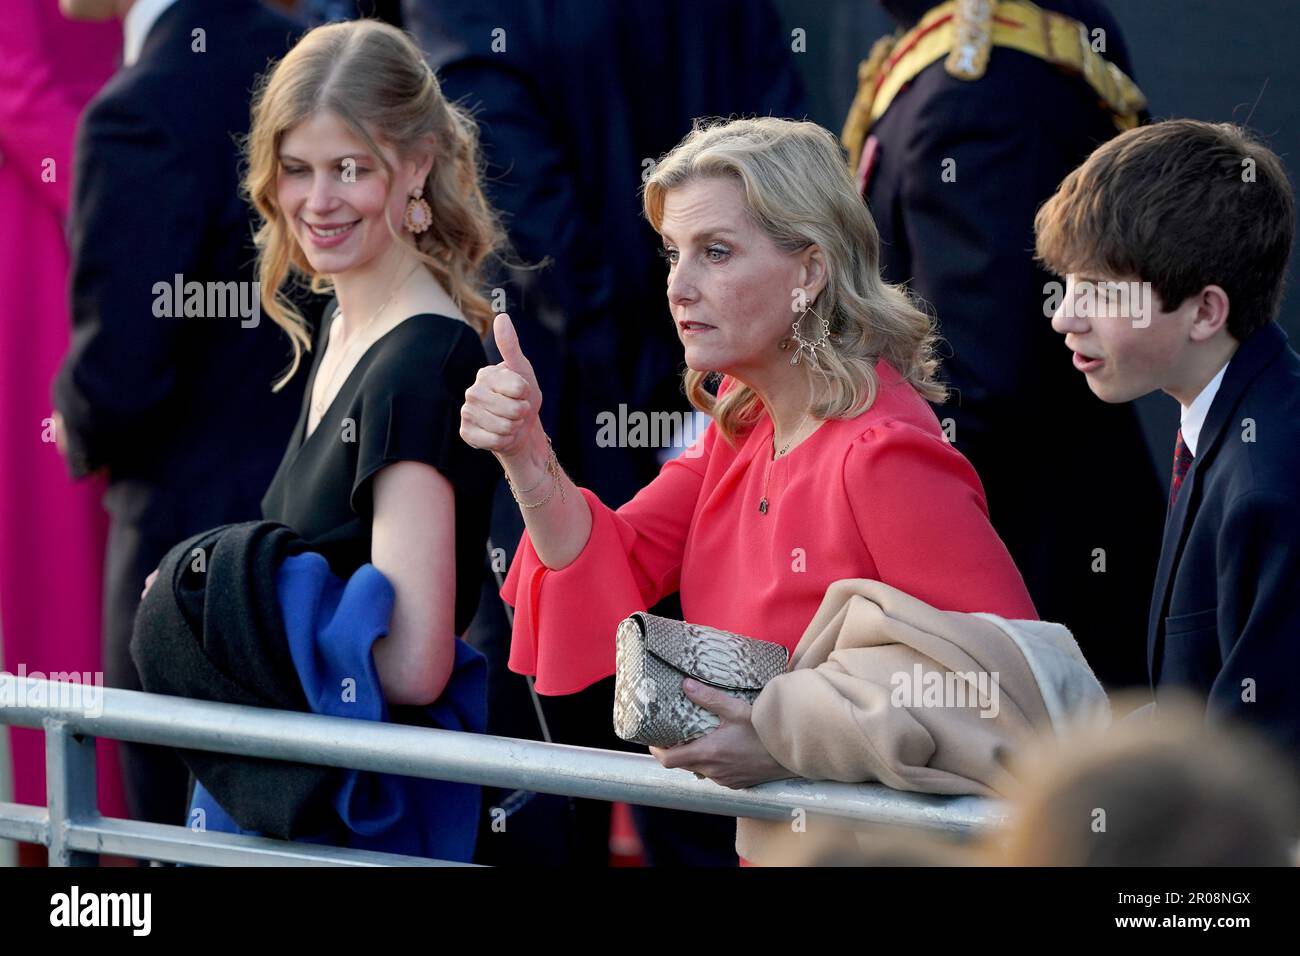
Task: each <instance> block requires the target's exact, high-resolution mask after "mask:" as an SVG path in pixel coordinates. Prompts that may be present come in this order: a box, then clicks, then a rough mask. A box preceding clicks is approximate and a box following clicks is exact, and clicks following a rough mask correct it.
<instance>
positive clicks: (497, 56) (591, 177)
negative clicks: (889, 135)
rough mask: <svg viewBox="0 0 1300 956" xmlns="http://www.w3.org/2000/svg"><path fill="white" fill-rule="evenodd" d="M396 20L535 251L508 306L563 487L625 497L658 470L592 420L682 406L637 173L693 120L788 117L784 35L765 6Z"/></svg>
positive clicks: (413, 15)
mask: <svg viewBox="0 0 1300 956" xmlns="http://www.w3.org/2000/svg"><path fill="white" fill-rule="evenodd" d="M403 18H404V21H405V23H406V25H407V28H408V29H410V30H411V32H412V33H413V34H414V35H415V36H416V38H417V40H418V41H419V43H420V46H421V48H422V49H423V50H424V51H425V53H426V55H427V57H428V59H429V62H430V64H431V65H432V66H433V67H434V68H435V69H436V70H437V71H438V75H439V79H440V80H441V81H442V86H443V91H444V92H445V93H446V95H447V97H448V99H451V100H463V101H464V102H465V103H466V104H467V105H469V106H470V107H472V108H474V109H475V110H476V111H477V116H478V119H479V123H480V130H481V136H482V142H483V148H484V153H485V156H486V159H487V162H488V191H489V194H490V196H491V199H492V201H493V203H494V204H495V205H496V206H497V208H499V209H500V210H501V211H502V212H503V213H504V214H505V218H506V224H507V228H508V230H509V233H510V238H511V241H512V243H513V244H514V248H515V251H516V252H517V254H518V256H519V258H521V259H523V260H524V261H526V262H534V263H537V262H542V261H543V260H547V259H549V262H550V264H549V266H548V268H546V269H544V270H540V271H536V272H525V273H519V274H517V275H516V276H515V280H516V281H515V282H514V283H512V284H510V286H509V290H510V300H509V301H508V302H507V303H506V304H507V305H508V307H509V310H510V311H511V314H512V317H513V318H515V319H516V321H517V325H518V327H519V333H520V339H521V344H522V345H523V348H524V351H525V354H527V355H528V356H529V358H530V360H531V361H532V363H533V367H534V368H535V369H536V371H537V374H538V384H539V385H540V386H541V389H542V394H543V396H545V402H544V403H543V405H542V416H543V419H544V421H543V424H544V425H545V426H546V428H547V431H548V432H549V433H550V434H552V436H553V437H554V438H555V445H556V449H557V452H558V453H559V455H560V459H561V461H563V462H564V464H565V466H566V467H568V468H570V469H571V471H572V473H573V474H574V475H575V477H576V478H577V480H579V481H581V482H585V483H587V484H588V486H589V487H591V488H593V489H594V490H595V491H596V492H597V493H598V494H600V496H601V498H602V500H604V501H605V502H606V503H607V504H609V505H610V506H611V507H613V506H617V505H619V504H622V503H623V502H624V501H626V500H627V499H629V498H630V497H631V496H632V495H633V494H634V493H635V492H636V491H638V490H639V489H640V488H641V486H642V485H644V484H645V483H646V482H648V481H649V480H650V479H652V478H653V477H654V476H655V474H656V473H657V472H658V462H657V461H656V458H655V454H654V450H653V449H652V450H644V449H613V448H600V447H598V446H597V444H596V434H597V427H596V414H597V413H598V412H600V411H606V410H608V411H614V412H617V410H618V406H619V404H620V403H624V402H625V403H627V404H628V405H629V407H630V408H634V409H635V408H640V409H643V410H647V411H650V410H656V411H668V410H672V409H679V408H680V409H685V408H688V406H687V404H686V402H685V399H684V398H683V397H682V394H681V378H680V374H679V373H680V370H681V368H682V347H681V343H680V342H679V341H678V338H677V334H676V331H675V329H674V327H673V323H672V317H671V315H670V313H669V311H668V301H667V297H666V295H665V291H664V282H665V275H666V273H665V268H664V265H663V263H662V262H661V261H660V259H659V257H658V256H657V255H656V252H655V250H656V248H657V247H658V237H657V236H656V235H655V232H654V230H653V229H652V228H651V227H650V226H649V224H648V223H647V222H646V220H645V217H644V216H643V215H642V213H641V201H640V195H639V193H640V189H641V185H642V181H643V176H644V174H645V173H646V172H647V169H648V167H649V166H650V165H651V164H652V163H654V162H655V161H656V160H658V159H659V158H660V156H662V154H663V153H665V152H667V151H668V150H670V149H672V148H673V147H674V146H676V145H677V143H678V142H679V141H680V140H681V138H682V137H683V136H685V135H686V134H687V133H688V132H690V128H691V121H692V120H693V119H694V118H696V117H698V116H713V115H719V114H721V115H724V116H725V115H730V114H732V113H736V114H755V113H757V114H762V115H767V114H768V113H772V114H775V115H777V116H791V117H794V118H799V119H802V118H803V114H804V110H805V106H804V96H803V86H802V83H801V81H800V79H799V75H798V72H797V71H796V69H795V65H794V57H793V54H791V52H790V37H789V34H788V33H787V32H785V31H783V30H782V28H781V24H780V20H779V18H778V17H777V15H776V11H775V9H774V8H773V7H772V5H771V4H770V2H768V0H714V2H711V3H708V4H699V3H696V2H694V0H657V2H654V3H598V2H590V0H477V2H474V3H445V2H434V0H406V2H404V3H403ZM502 44H504V48H502ZM521 319H522V321H519V320H521Z"/></svg>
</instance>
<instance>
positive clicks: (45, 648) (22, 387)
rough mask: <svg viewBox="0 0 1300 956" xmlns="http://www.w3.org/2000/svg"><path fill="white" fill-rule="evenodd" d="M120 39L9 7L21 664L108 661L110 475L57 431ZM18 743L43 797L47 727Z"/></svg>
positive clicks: (2, 393) (0, 54)
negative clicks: (86, 188) (106, 89)
mask: <svg viewBox="0 0 1300 956" xmlns="http://www.w3.org/2000/svg"><path fill="white" fill-rule="evenodd" d="M121 45H122V42H121V30H120V28H119V26H118V25H117V24H116V23H107V24H83V23H72V22H70V21H68V20H65V19H64V18H63V17H62V16H61V15H60V14H59V10H58V5H57V4H56V3H55V2H54V0H9V2H6V4H5V6H4V14H3V16H0V408H3V409H4V414H3V415H0V634H3V638H4V661H3V663H4V667H5V669H6V670H8V671H11V672H15V673H16V672H18V671H19V668H20V667H25V668H26V670H27V672H28V673H31V672H33V671H40V672H42V673H44V674H46V675H48V674H50V673H52V672H55V671H77V672H89V673H90V674H91V675H92V679H93V675H94V673H95V672H98V671H102V669H103V666H102V663H101V661H102V657H103V655H102V649H101V642H100V634H101V620H100V607H101V593H102V589H103V561H104V541H105V535H106V530H107V519H106V517H105V515H104V513H103V510H102V508H101V506H100V498H101V497H102V494H103V490H104V488H103V484H102V482H100V481H84V482H80V483H75V484H74V483H73V481H72V480H71V479H70V478H69V477H68V473H67V469H66V468H65V467H64V464H63V460H62V459H61V458H60V457H59V454H58V451H57V450H56V447H55V445H54V444H53V443H52V442H48V441H46V440H45V439H46V438H48V437H49V435H50V434H52V432H51V431H50V429H49V428H48V427H47V422H46V420H47V419H49V418H51V417H52V416H53V406H52V404H51V401H50V382H51V380H52V379H53V377H54V373H55V371H56V369H57V367H58V363H59V361H60V360H61V359H62V357H63V354H64V353H65V352H66V351H67V347H68V330H69V320H68V308H67V281H68V252H67V246H66V244H65V242H64V232H63V230H64V222H65V220H66V218H67V214H68V202H69V195H70V188H69V187H70V180H71V178H72V171H73V163H72V150H73V140H74V134H75V130H76V123H77V119H78V117H79V116H80V115H81V111H82V109H83V108H84V107H85V105H86V103H87V102H88V101H89V100H90V98H91V97H92V96H93V95H94V94H95V93H96V92H97V91H98V90H99V88H100V87H101V86H102V85H103V84H104V82H105V81H106V80H107V79H108V78H109V77H110V76H111V75H112V73H113V70H114V68H115V65H116V62H117V59H118V54H119V51H120V50H121ZM48 160H52V161H53V165H52V166H51V165H50V163H49V162H47V161H48ZM51 173H52V175H51ZM10 742H11V745H12V753H13V762H14V791H15V793H14V796H15V799H16V800H17V801H18V802H19V803H28V804H44V803H45V802H46V799H45V753H44V744H43V735H42V734H40V733H39V732H37V731H34V730H25V729H22V730H20V729H12V730H11V737H10ZM97 764H98V769H99V774H98V781H99V801H100V809H101V810H102V811H103V812H104V813H106V814H108V815H111V816H125V815H126V802H125V799H124V797H123V795H122V784H121V775H120V772H119V770H118V767H117V760H116V753H115V750H114V747H113V745H112V742H111V741H103V740H101V741H100V742H99V746H98V752H97Z"/></svg>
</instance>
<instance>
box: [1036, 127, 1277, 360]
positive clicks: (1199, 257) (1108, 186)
mask: <svg viewBox="0 0 1300 956" xmlns="http://www.w3.org/2000/svg"><path fill="white" fill-rule="evenodd" d="M1034 231H1035V233H1036V235H1037V251H1038V258H1039V260H1040V261H1042V263H1043V264H1044V265H1045V266H1046V267H1047V268H1048V269H1050V270H1052V271H1053V272H1055V273H1057V274H1058V275H1066V274H1068V273H1072V272H1073V273H1080V272H1101V273H1105V274H1107V275H1109V276H1113V277H1117V278H1118V277H1136V278H1138V279H1140V280H1142V281H1144V282H1150V283H1151V285H1152V288H1153V289H1154V290H1155V292H1156V294H1157V295H1159V296H1160V301H1161V303H1162V304H1163V307H1164V309H1165V311H1170V310H1172V309H1175V308H1177V307H1178V306H1179V305H1180V304H1181V303H1183V302H1184V301H1186V299H1187V297H1188V296H1190V295H1194V294H1196V293H1197V292H1199V291H1200V290H1201V289H1203V288H1204V287H1205V286H1207V285H1218V286H1220V287H1222V288H1223V290H1224V292H1226V293H1227V294H1228V303H1229V313H1228V331H1229V332H1230V333H1231V334H1232V336H1233V337H1234V338H1236V339H1238V340H1241V339H1244V338H1246V337H1247V336H1248V335H1250V333H1252V332H1254V331H1255V330H1256V329H1258V328H1260V327H1261V326H1264V325H1266V324H1268V323H1269V322H1271V321H1273V320H1274V319H1276V318H1277V314H1278V309H1279V307H1280V305H1281V301H1282V287H1283V283H1284V280H1285V276H1286V266H1287V260H1288V259H1289V258H1290V256H1291V239H1292V235H1293V234H1294V232H1295V197H1294V194H1293V192H1292V189H1291V183H1290V182H1289V181H1288V179H1287V175H1286V170H1285V169H1284V168H1283V166H1282V161H1281V160H1280V159H1278V157H1277V154H1276V153H1274V152H1273V151H1272V150H1270V149H1269V148H1268V147H1267V146H1265V145H1264V144H1263V143H1262V142H1261V141H1260V140H1259V139H1257V138H1256V137H1255V136H1254V135H1253V134H1251V133H1250V132H1249V131H1247V130H1246V129H1244V128H1242V127H1240V126H1236V125H1234V124H1231V123H1203V122H1200V121H1198V120H1189V119H1175V120H1165V121H1164V122H1161V123H1156V124H1153V125H1151V126H1141V127H1138V128H1137V129H1132V130H1129V131H1128V132H1125V133H1122V134H1121V135H1119V136H1116V137H1115V138H1114V139H1112V140H1110V141H1108V142H1106V143H1104V144H1103V145H1101V146H1099V147H1098V148H1097V149H1096V150H1094V151H1093V153H1092V155H1091V156H1089V157H1088V158H1087V159H1086V160H1085V161H1084V163H1083V165H1082V166H1080V167H1079V168H1078V169H1076V170H1075V171H1074V172H1072V173H1070V175H1068V176H1067V177H1065V181H1064V182H1062V183H1061V185H1060V187H1059V188H1058V189H1057V190H1056V194H1055V195H1054V196H1052V198H1051V199H1049V200H1048V201H1047V202H1046V203H1045V204H1044V205H1043V207H1042V208H1041V209H1039V210H1038V215H1037V216H1036V217H1035V219H1034Z"/></svg>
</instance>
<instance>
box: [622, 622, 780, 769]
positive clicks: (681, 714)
mask: <svg viewBox="0 0 1300 956" xmlns="http://www.w3.org/2000/svg"><path fill="white" fill-rule="evenodd" d="M616 641H617V648H616V656H615V660H616V668H617V673H616V676H615V678H614V733H616V734H618V735H619V736H620V737H622V738H623V739H624V740H630V741H633V742H634V743H641V744H647V745H650V746H654V747H674V746H676V745H677V744H681V743H685V742H686V741H688V740H694V739H695V738H696V737H700V736H703V735H704V734H707V733H708V732H709V731H710V730H712V729H713V728H715V727H717V726H718V724H719V723H720V721H719V718H718V717H717V715H715V714H713V713H710V712H709V711H707V710H705V709H704V708H703V707H700V706H699V705H698V704H695V703H692V702H691V699H690V698H689V697H687V696H686V694H685V693H684V692H683V691H682V680H683V679H684V678H686V677H693V678H694V679H695V680H697V681H699V682H700V683H702V684H709V685H711V686H713V687H717V688H719V689H720V690H723V691H726V692H727V693H728V694H730V695H731V696H732V697H738V698H740V699H741V700H744V701H746V702H748V703H753V702H754V699H755V698H756V697H758V693H759V691H761V690H762V689H763V687H764V686H765V685H766V684H767V682H768V681H770V680H771V679H772V678H773V677H775V676H776V675H777V674H781V673H784V672H785V668H786V663H787V662H788V660H789V652H788V651H787V650H786V649H785V647H783V646H782V645H780V644H773V643H772V642H771V641H760V640H758V639H756V638H753V637H742V636H741V635H739V634H732V633H730V632H728V631H722V630H718V629H717V628H716V627H705V626H704V625H701V624H687V623H685V622H683V621H674V620H671V619H669V618H664V617H658V616H657V615H654V614H647V613H645V612H644V611H638V612H637V613H636V614H633V615H632V616H631V617H628V618H625V619H624V620H623V621H622V622H620V624H619V625H618V632H617V637H616Z"/></svg>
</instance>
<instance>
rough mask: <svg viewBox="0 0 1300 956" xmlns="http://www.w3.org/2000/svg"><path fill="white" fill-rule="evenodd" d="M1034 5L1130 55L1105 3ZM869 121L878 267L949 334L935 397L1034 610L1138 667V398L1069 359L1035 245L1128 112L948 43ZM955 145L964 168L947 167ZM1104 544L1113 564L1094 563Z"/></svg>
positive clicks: (1141, 500) (1151, 503) (1120, 677)
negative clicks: (972, 63)
mask: <svg viewBox="0 0 1300 956" xmlns="http://www.w3.org/2000/svg"><path fill="white" fill-rule="evenodd" d="M894 6H895V7H899V6H907V5H906V4H903V5H899V4H894ZM924 6H926V4H924V3H914V4H911V7H912V8H913V9H912V12H913V13H916V14H918V15H919V12H920V8H922V7H924ZM1040 6H1043V7H1046V8H1048V9H1053V10H1057V11H1059V12H1062V13H1065V14H1067V15H1069V16H1071V17H1074V18H1076V19H1079V20H1081V21H1082V22H1084V23H1085V24H1087V25H1088V26H1089V27H1100V28H1102V29H1104V30H1105V31H1106V33H1105V36H1106V52H1105V55H1106V56H1107V58H1109V59H1111V60H1112V61H1113V62H1114V63H1115V64H1116V65H1117V66H1119V67H1120V68H1121V69H1123V70H1125V72H1130V65H1129V62H1128V55H1127V52H1126V51H1125V48H1124V41H1123V37H1122V36H1121V34H1120V31H1119V28H1118V26H1116V24H1115V23H1114V21H1113V20H1112V19H1111V17H1110V15H1109V13H1108V12H1107V10H1106V9H1105V7H1104V6H1102V5H1101V4H1100V3H1097V2H1094V0H1042V2H1041V3H1040ZM900 12H901V11H900ZM1130 75H1131V72H1130ZM871 132H872V133H873V134H874V135H875V136H876V137H877V139H878V140H879V143H880V149H879V154H878V159H877V161H876V166H875V167H874V170H873V172H872V175H871V178H870V180H869V182H868V184H867V199H868V202H869V205H870V207H871V212H872V215H873V216H874V217H875V220H876V224H877V226H878V227H879V229H880V236H881V240H882V243H883V248H882V256H881V266H882V270H883V272H884V274H885V276H886V277H887V278H888V279H890V280H891V281H894V282H907V283H909V284H910V287H911V288H912V290H913V291H914V292H916V293H917V294H918V295H919V296H921V297H922V298H923V299H925V300H926V301H927V302H929V303H930V305H931V306H933V308H934V309H935V311H936V313H937V315H938V320H939V326H940V332H941V333H942V335H943V338H944V340H945V343H946V345H945V347H944V363H943V367H944V375H945V378H946V380H947V382H948V384H949V385H950V386H951V388H952V390H953V394H952V396H951V398H950V400H949V401H948V402H947V403H946V404H944V405H942V406H940V407H938V408H936V412H937V413H938V415H939V417H940V419H945V418H951V419H952V420H953V422H954V424H955V442H954V443H955V445H956V447H957V449H958V450H959V451H961V452H962V453H963V454H964V455H966V457H967V458H969V459H970V461H971V463H972V464H973V465H974V466H975V469H976V471H978V472H979V475H980V478H981V479H982V480H983V482H984V487H985V491H986V494H987V496H988V503H989V511H990V516H991V518H992V520H993V525H994V527H995V528H996V529H997V530H998V533H999V534H1001V535H1002V538H1003V540H1004V541H1005V542H1006V545H1007V548H1008V550H1010V551H1011V555H1012V557H1013V558H1015V560H1016V564H1017V565H1018V566H1019V567H1020V570H1021V573H1022V574H1023V575H1024V577H1025V583H1026V584H1027V585H1028V587H1029V592H1030V595H1031V596H1032V597H1033V599H1034V604H1035V606H1036V607H1037V608H1038V612H1039V613H1040V614H1041V615H1042V616H1043V617H1044V618H1045V619H1047V620H1053V621H1059V622H1061V623H1064V624H1066V625H1067V626H1069V627H1070V628H1071V630H1073V631H1074V634H1075V636H1076V637H1077V638H1078V640H1079V643H1080V646H1081V647H1082V649H1083V652H1084V654H1085V655H1086V656H1087V658H1088V661H1089V662H1090V663H1091V664H1092V666H1093V668H1094V670H1095V671H1096V672H1097V676H1098V677H1099V678H1100V679H1101V680H1102V681H1103V682H1105V683H1108V684H1111V685H1116V684H1124V685H1140V684H1143V683H1145V680H1146V673H1145V666H1144V661H1143V660H1142V642H1141V639H1140V638H1139V637H1138V635H1140V634H1141V629H1142V622H1143V621H1145V619H1146V612H1147V606H1148V599H1149V591H1148V587H1147V585H1148V583H1149V582H1150V581H1151V579H1152V577H1153V576H1154V574H1155V566H1156V558H1157V554H1158V545H1157V542H1158V541H1159V539H1160V501H1161V490H1160V482H1159V480H1158V479H1157V477H1156V473H1155V471H1154V468H1153V466H1152V463H1151V459H1150V455H1149V453H1148V452H1147V449H1146V445H1145V443H1144V441H1143V438H1142V434H1141V431H1140V428H1139V424H1138V419H1137V415H1136V413H1135V411H1134V409H1133V408H1132V407H1131V406H1128V405H1121V406H1115V405H1107V404H1106V403H1104V402H1099V401H1097V399H1096V398H1095V397H1094V396H1093V395H1092V394H1091V392H1090V391H1089V389H1088V386H1087V383H1086V382H1085V380H1084V378H1083V376H1082V375H1080V374H1079V373H1078V372H1077V371H1076V370H1075V369H1074V368H1073V367H1072V366H1071V364H1070V353H1069V350H1067V349H1066V348H1065V346H1064V344H1063V343H1062V341H1061V337H1060V336H1059V335H1057V334H1056V333H1055V332H1053V331H1052V328H1051V321H1050V315H1051V313H1050V311H1047V312H1045V311H1044V305H1045V303H1046V302H1047V299H1048V296H1047V293H1046V292H1045V289H1044V286H1045V284H1046V283H1048V282H1050V281H1053V280H1055V279H1056V277H1055V276H1052V275H1049V274H1048V273H1046V272H1044V271H1043V270H1042V269H1040V268H1039V267H1038V265H1037V264H1036V263H1035V261H1034V252H1033V251H1034V230H1033V222H1034V214H1035V212H1036V211H1037V210H1038V207H1039V206H1040V205H1041V204H1042V203H1043V202H1044V201H1045V200H1046V199H1047V198H1048V197H1049V196H1051V195H1052V193H1053V192H1054V191H1055V190H1056V187H1057V185H1059V183H1060V181H1061V180H1062V179H1063V178H1065V176H1066V174H1067V173H1069V172H1070V170H1072V169H1073V168H1074V167H1075V166H1077V165H1078V164H1079V163H1080V162H1082V161H1083V160H1084V158H1086V157H1087V155H1088V153H1089V152H1091V151H1092V149H1093V148H1094V147H1095V146H1096V145H1098V144H1099V143H1101V142H1103V141H1105V140H1107V139H1109V138H1110V137H1112V136H1114V135H1115V134H1116V132H1117V129H1116V127H1115V125H1114V123H1113V122H1112V120H1111V118H1110V115H1109V114H1107V113H1106V112H1104V111H1103V110H1102V109H1100V108H1099V107H1098V104H1097V97H1096V94H1095V93H1093V92H1092V90H1091V88H1090V87H1089V86H1088V85H1087V83H1085V82H1084V81H1083V80H1082V79H1081V78H1079V77H1077V76H1072V75H1069V74H1067V73H1064V72H1062V71H1061V70H1058V69H1057V68H1056V67H1054V66H1052V65H1051V64H1049V63H1046V62H1043V61H1041V60H1038V59H1035V58H1034V57H1032V56H1029V55H1028V54H1025V53H1021V52H1020V51H1018V50H1011V49H1007V48H1000V47H994V48H993V49H992V50H991V51H990V56H989V62H988V70H987V72H986V73H985V75H984V76H983V77H982V78H980V79H978V80H975V81H966V80H960V79H957V78H955V77H952V76H949V75H948V73H947V72H946V71H945V70H944V63H943V59H940V60H939V61H938V62H936V63H933V64H931V65H930V66H929V67H927V68H926V69H925V70H923V71H921V73H920V74H918V75H917V77H916V78H915V79H914V80H913V81H912V82H911V84H910V85H908V86H906V87H904V89H903V90H902V92H900V93H899V94H898V96H897V97H896V98H895V99H894V101H893V102H892V103H891V104H890V106H889V109H888V110H887V111H886V112H885V113H884V115H883V116H881V118H880V119H879V121H877V123H876V124H875V126H874V127H873V128H872V130H871ZM948 159H952V160H955V162H956V165H955V173H956V180H955V181H952V182H945V181H944V179H943V176H942V173H943V170H944V161H945V160H948ZM1084 501H1086V502H1087V505H1086V507H1084V506H1083V505H1082V504H1081V503H1082V502H1084ZM1098 549H1100V550H1101V552H1104V554H1099V553H1098ZM1099 558H1100V559H1103V560H1104V562H1105V570H1104V571H1097V570H1094V568H1095V567H1100V566H1101V565H1100V564H1098V560H1099Z"/></svg>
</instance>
